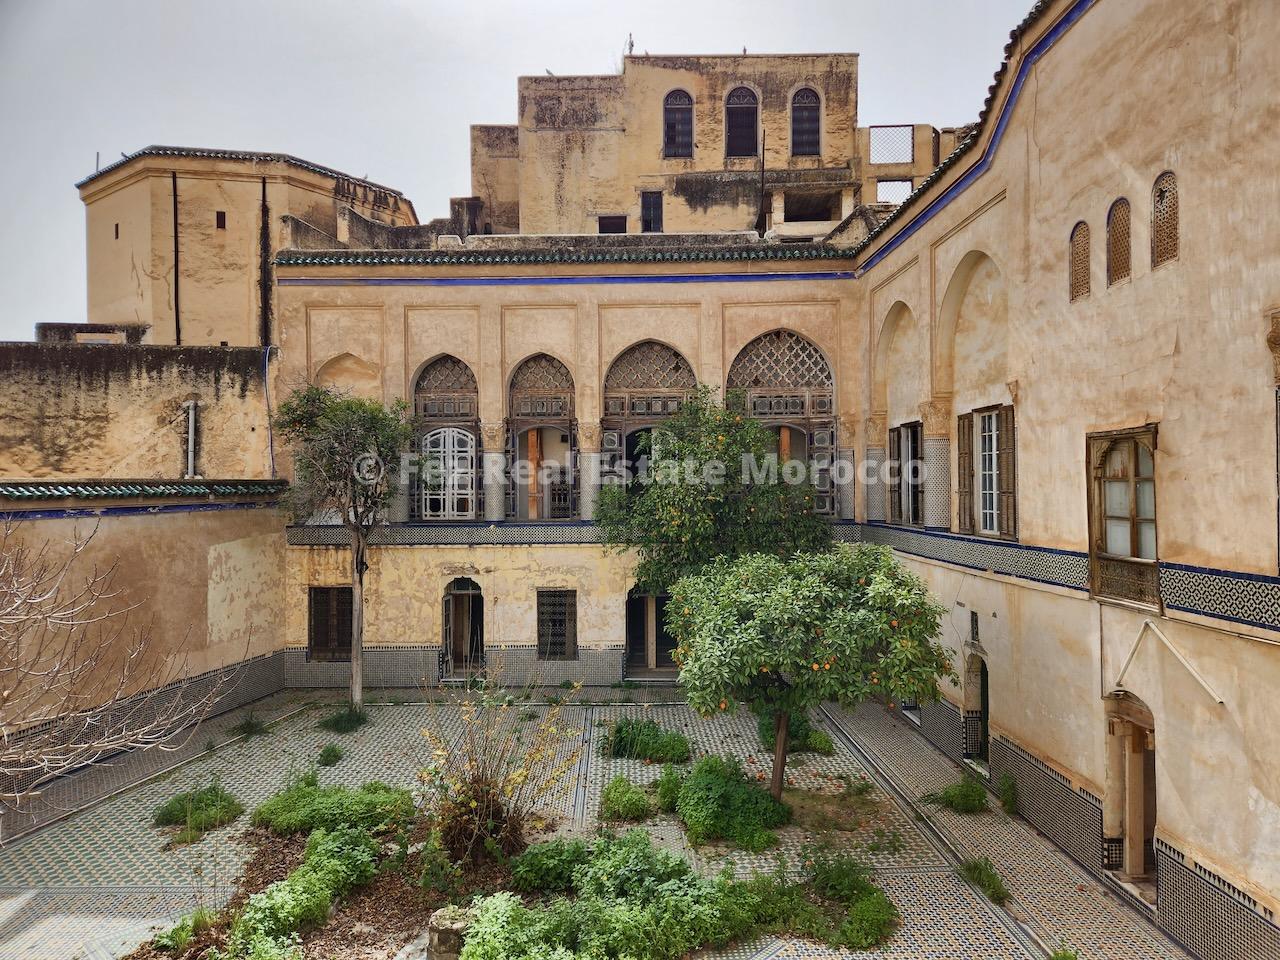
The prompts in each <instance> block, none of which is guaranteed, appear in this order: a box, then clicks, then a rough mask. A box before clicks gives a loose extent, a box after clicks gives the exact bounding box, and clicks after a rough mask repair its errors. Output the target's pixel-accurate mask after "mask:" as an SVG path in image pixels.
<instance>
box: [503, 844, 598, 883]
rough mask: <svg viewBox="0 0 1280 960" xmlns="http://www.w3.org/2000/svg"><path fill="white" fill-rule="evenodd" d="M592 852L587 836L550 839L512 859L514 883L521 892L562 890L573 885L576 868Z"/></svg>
mask: <svg viewBox="0 0 1280 960" xmlns="http://www.w3.org/2000/svg"><path fill="white" fill-rule="evenodd" d="M590 853H591V848H590V847H589V846H587V842H586V841H585V840H548V841H547V842H546V843H538V844H534V845H533V846H532V847H530V848H529V849H528V850H526V851H525V852H524V853H522V854H520V856H518V857H516V858H515V859H514V860H513V861H511V885H512V886H513V887H515V888H516V889H517V890H519V891H521V892H522V893H538V892H542V893H560V892H562V891H565V890H568V889H569V888H570V887H571V886H572V885H573V871H574V870H575V869H577V867H578V866H579V865H580V864H582V863H585V862H586V860H587V858H588V856H589V855H590Z"/></svg>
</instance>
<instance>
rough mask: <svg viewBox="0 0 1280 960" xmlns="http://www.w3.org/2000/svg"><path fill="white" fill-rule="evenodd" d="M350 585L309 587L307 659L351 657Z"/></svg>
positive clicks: (336, 659) (340, 659) (343, 658)
mask: <svg viewBox="0 0 1280 960" xmlns="http://www.w3.org/2000/svg"><path fill="white" fill-rule="evenodd" d="M351 608H352V600H351V588H350V587H311V588H310V603H309V610H308V621H309V622H308V629H307V659H308V660H319V661H344V660H350V659H351Z"/></svg>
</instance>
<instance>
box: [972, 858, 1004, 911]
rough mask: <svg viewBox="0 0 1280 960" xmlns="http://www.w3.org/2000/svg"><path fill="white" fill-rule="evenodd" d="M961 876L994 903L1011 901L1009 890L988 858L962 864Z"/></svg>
mask: <svg viewBox="0 0 1280 960" xmlns="http://www.w3.org/2000/svg"><path fill="white" fill-rule="evenodd" d="M960 874H961V876H963V877H964V878H965V879H966V880H968V881H969V882H970V883H972V884H973V885H974V886H975V887H977V888H978V889H979V890H981V891H982V892H983V893H985V894H986V895H987V899H989V900H990V901H991V902H992V903H994V904H997V905H999V904H1002V903H1004V902H1005V901H1006V900H1008V899H1009V889H1008V888H1007V887H1006V886H1005V885H1004V881H1003V880H1001V879H1000V874H998V873H996V867H995V864H993V863H992V862H991V861H990V860H988V859H987V858H986V857H982V858H981V859H979V860H966V861H964V862H963V863H961V864H960Z"/></svg>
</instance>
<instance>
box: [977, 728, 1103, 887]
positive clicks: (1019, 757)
mask: <svg viewBox="0 0 1280 960" xmlns="http://www.w3.org/2000/svg"><path fill="white" fill-rule="evenodd" d="M990 749H991V763H990V769H991V782H992V783H993V784H995V783H998V782H999V780H1000V777H1001V776H1003V775H1005V774H1008V775H1009V776H1011V777H1013V780H1014V782H1015V783H1016V784H1017V785H1018V815H1019V816H1021V817H1022V818H1023V819H1024V820H1026V821H1027V822H1028V823H1030V824H1031V825H1032V826H1033V827H1035V828H1036V829H1037V830H1039V831H1040V832H1041V833H1043V834H1044V835H1045V836H1047V837H1048V838H1049V839H1050V840H1052V841H1053V842H1054V843H1056V844H1057V845H1058V846H1059V847H1061V848H1062V849H1063V850H1065V851H1066V852H1067V853H1069V854H1071V856H1072V857H1073V858H1075V860H1076V861H1077V862H1078V863H1079V864H1080V865H1081V866H1083V867H1085V868H1087V869H1088V870H1091V871H1093V872H1094V873H1101V872H1102V807H1100V806H1099V805H1098V804H1097V803H1095V802H1094V801H1093V800H1092V799H1091V798H1090V797H1087V796H1085V795H1084V794H1083V793H1081V792H1080V791H1078V790H1076V789H1075V788H1074V787H1072V786H1071V782H1070V781H1069V780H1067V779H1066V778H1065V777H1063V776H1062V774H1060V773H1058V771H1056V770H1054V769H1053V768H1052V767H1049V766H1047V765H1045V764H1044V763H1042V762H1041V761H1040V760H1038V759H1036V758H1035V757H1034V756H1032V755H1031V754H1029V753H1027V752H1026V751H1025V750H1023V749H1022V748H1021V747H1019V746H1018V745H1017V744H1014V743H1011V742H1009V741H1008V740H1006V739H1004V738H1003V737H992V738H991V748H990Z"/></svg>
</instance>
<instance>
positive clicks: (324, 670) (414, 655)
mask: <svg viewBox="0 0 1280 960" xmlns="http://www.w3.org/2000/svg"><path fill="white" fill-rule="evenodd" d="M279 656H280V659H281V677H282V685H283V686H285V687H345V686H348V685H349V684H350V683H351V664H350V663H349V662H346V661H339V662H336V663H333V662H327V661H317V660H308V659H307V651H306V649H305V648H303V647H289V648H287V649H285V650H282V651H281V652H280V654H279ZM439 680H440V648H439V647H422V646H378V647H365V648H364V683H365V686H366V687H422V686H434V685H435V684H436V683H438V682H439Z"/></svg>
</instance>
